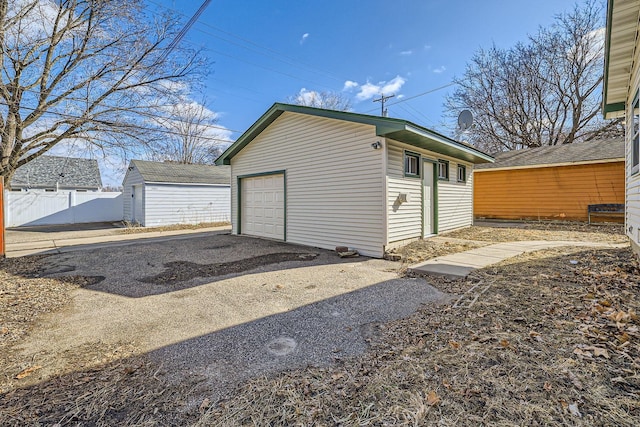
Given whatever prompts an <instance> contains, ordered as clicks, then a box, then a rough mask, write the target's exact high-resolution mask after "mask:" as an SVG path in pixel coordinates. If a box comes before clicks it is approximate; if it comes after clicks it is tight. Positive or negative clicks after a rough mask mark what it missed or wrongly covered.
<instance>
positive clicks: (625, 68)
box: [602, 0, 640, 119]
mask: <svg viewBox="0 0 640 427" xmlns="http://www.w3.org/2000/svg"><path fill="white" fill-rule="evenodd" d="M639 19H640V2H639V1H638V0H609V1H608V7H607V36H606V40H605V55H604V58H605V63H604V83H603V95H602V110H603V113H604V116H605V118H607V119H611V118H615V117H624V104H625V101H626V100H627V96H628V91H629V82H630V78H631V68H632V66H633V56H634V50H635V47H636V38H637V37H638V34H637V33H638V27H639V24H638V22H639Z"/></svg>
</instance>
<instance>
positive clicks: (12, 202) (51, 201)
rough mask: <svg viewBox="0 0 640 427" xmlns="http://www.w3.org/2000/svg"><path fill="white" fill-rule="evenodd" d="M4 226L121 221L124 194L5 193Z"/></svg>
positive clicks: (72, 191)
mask: <svg viewBox="0 0 640 427" xmlns="http://www.w3.org/2000/svg"><path fill="white" fill-rule="evenodd" d="M4 212H5V225H6V226H7V227H20V226H28V225H54V224H77V223H84V222H106V221H120V220H122V193H119V192H114V193H111V192H109V193H107V192H104V193H101V192H78V191H75V190H71V191H37V190H31V191H27V192H16V191H13V192H12V191H5V192H4Z"/></svg>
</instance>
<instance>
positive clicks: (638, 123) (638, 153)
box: [631, 92, 640, 175]
mask: <svg viewBox="0 0 640 427" xmlns="http://www.w3.org/2000/svg"><path fill="white" fill-rule="evenodd" d="M639 94H640V92H636V97H635V99H634V100H633V109H632V110H631V115H632V117H631V174H632V175H633V174H636V173H638V172H639V167H638V166H639V164H640V98H639Z"/></svg>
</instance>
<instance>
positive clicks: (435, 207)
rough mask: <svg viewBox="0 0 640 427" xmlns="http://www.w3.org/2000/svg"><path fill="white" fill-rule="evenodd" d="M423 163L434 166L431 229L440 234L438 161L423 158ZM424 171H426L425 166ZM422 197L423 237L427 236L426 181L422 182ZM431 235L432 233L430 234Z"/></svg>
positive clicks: (421, 221) (421, 220)
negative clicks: (425, 219) (425, 210)
mask: <svg viewBox="0 0 640 427" xmlns="http://www.w3.org/2000/svg"><path fill="white" fill-rule="evenodd" d="M422 161H423V163H431V164H432V165H433V167H432V172H433V177H432V186H431V196H432V197H431V205H432V206H433V224H431V229H432V230H433V234H438V168H437V167H436V165H437V164H438V161H437V160H433V159H428V158H424V157H423V158H422ZM422 170H424V165H423V168H422ZM420 197H421V200H422V203H421V204H420V205H421V206H420V212H421V213H422V216H421V217H420V223H421V225H422V237H423V238H424V237H425V236H426V233H425V229H424V179H423V180H422V185H421V186H420ZM429 234H431V233H429Z"/></svg>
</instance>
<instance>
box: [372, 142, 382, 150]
mask: <svg viewBox="0 0 640 427" xmlns="http://www.w3.org/2000/svg"><path fill="white" fill-rule="evenodd" d="M371 147H372V148H373V149H374V150H379V149H381V148H382V143H381V142H380V141H376V142H374V143H373V144H371Z"/></svg>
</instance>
